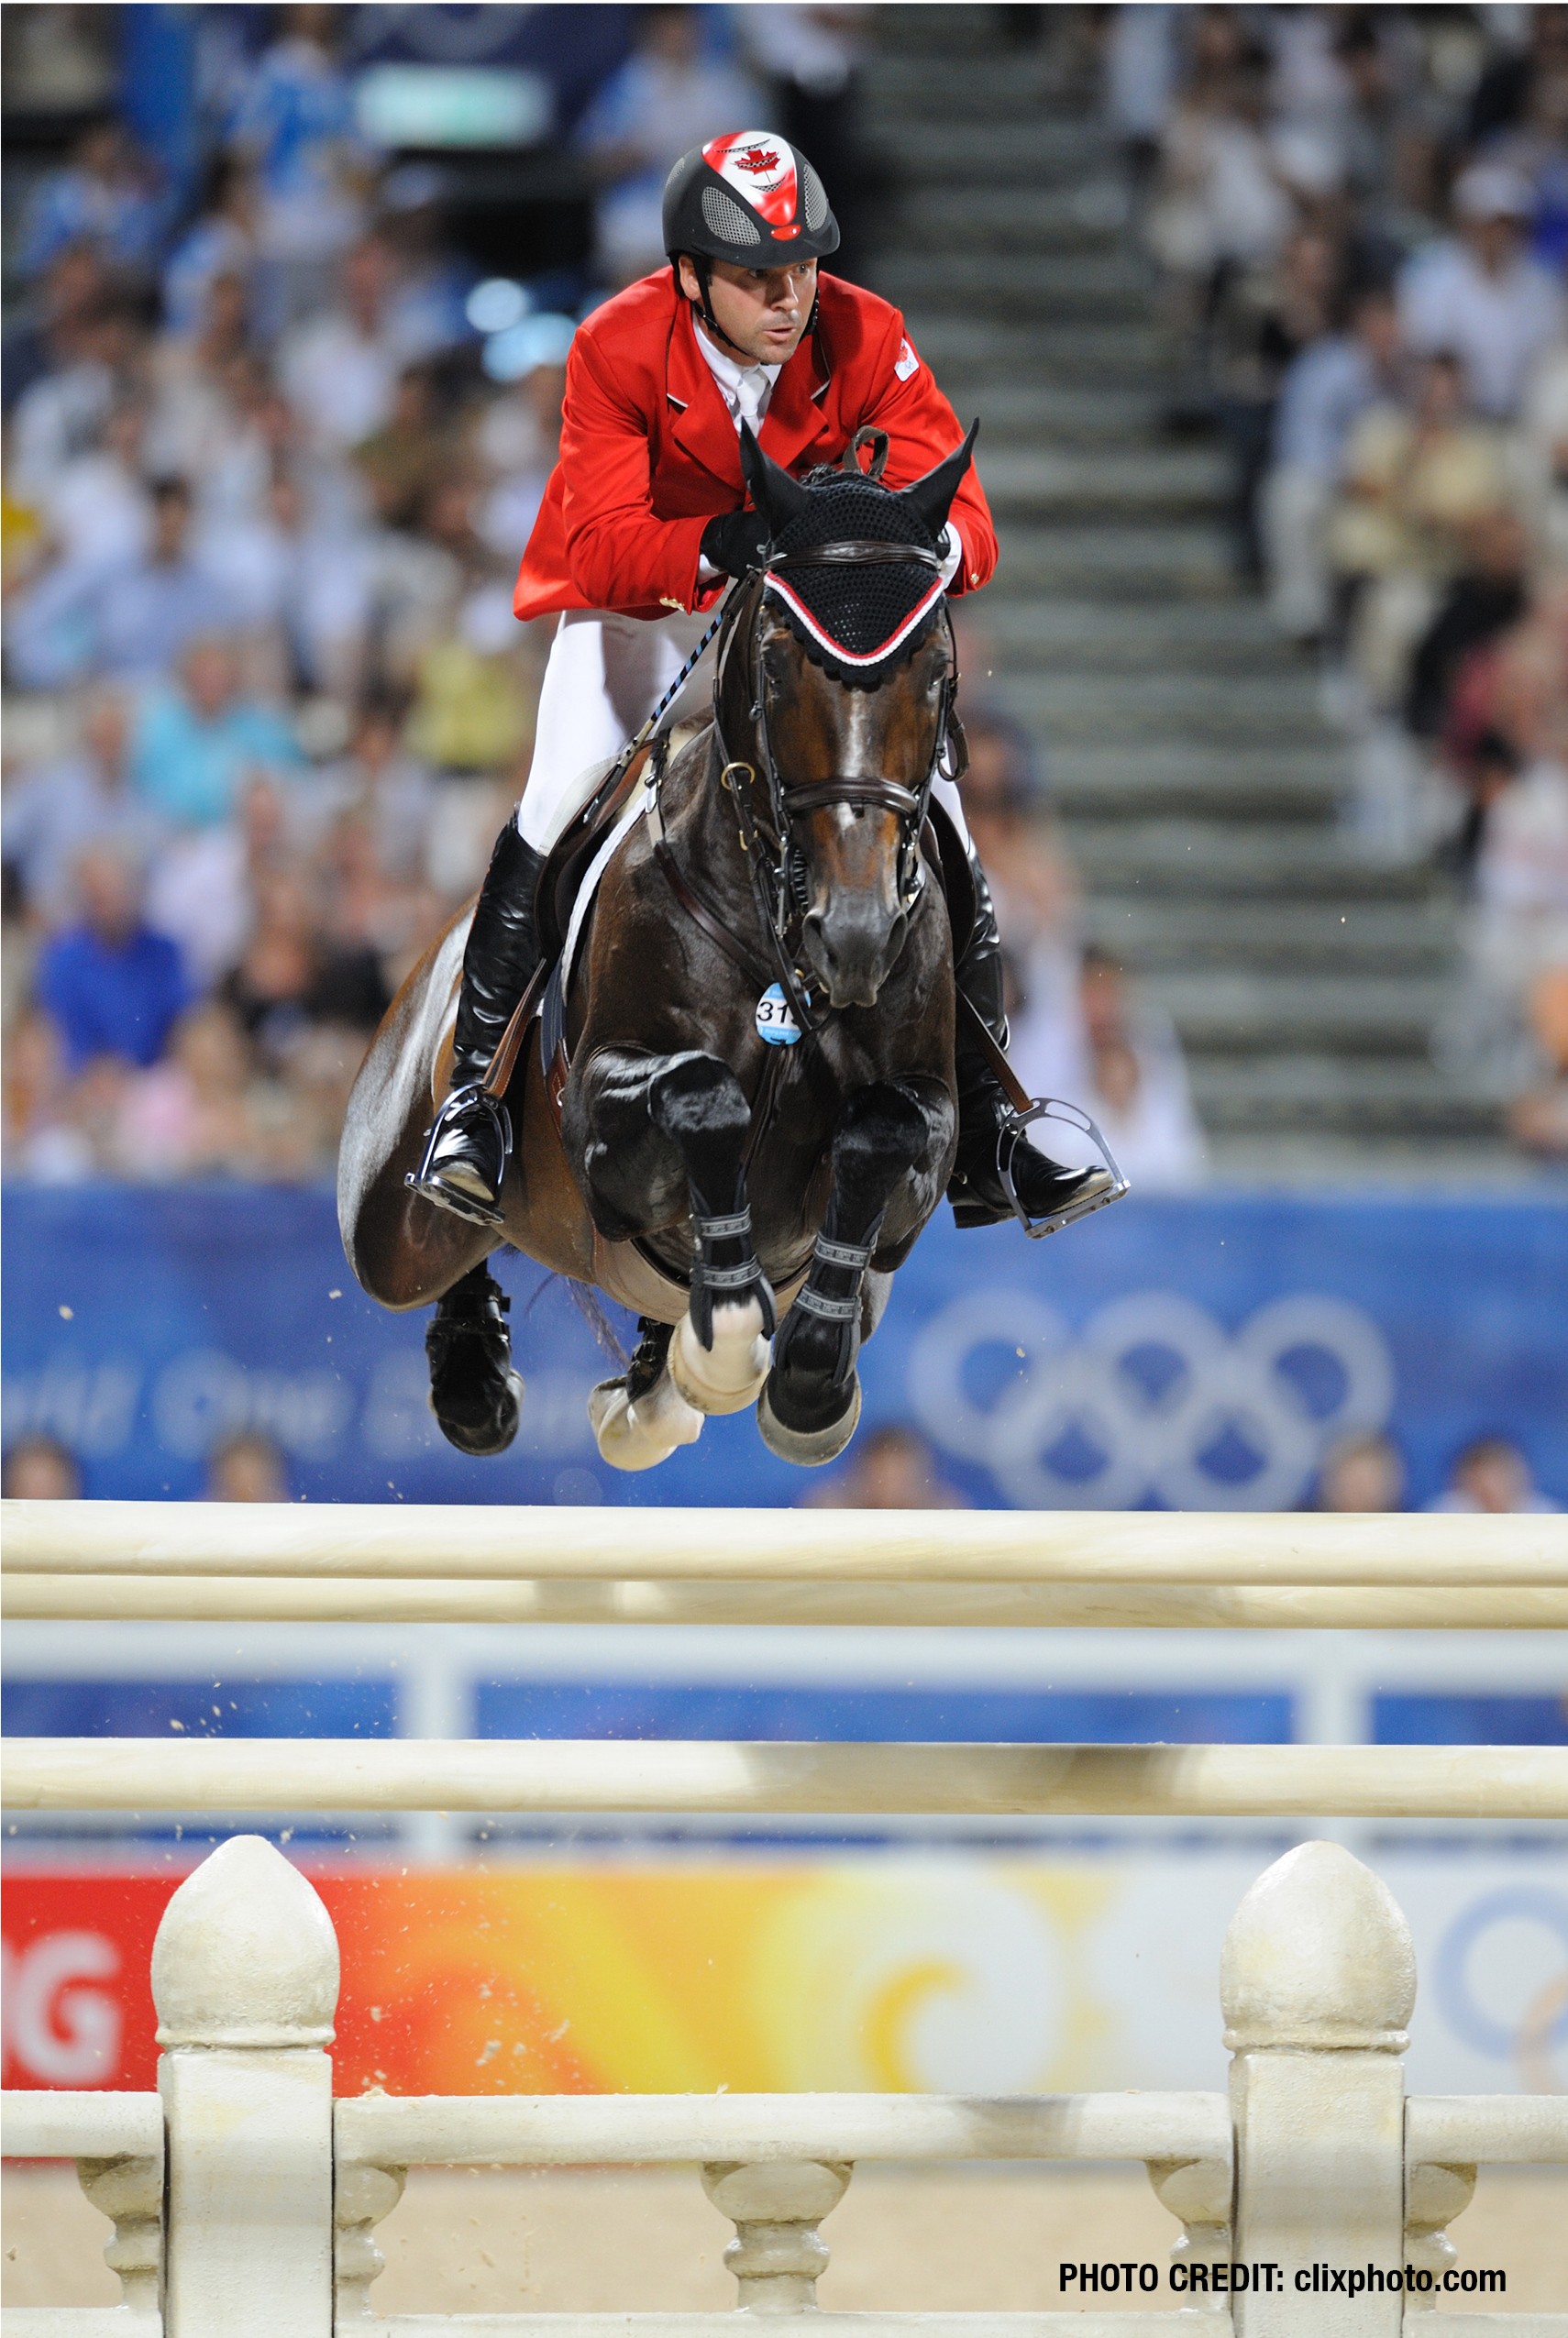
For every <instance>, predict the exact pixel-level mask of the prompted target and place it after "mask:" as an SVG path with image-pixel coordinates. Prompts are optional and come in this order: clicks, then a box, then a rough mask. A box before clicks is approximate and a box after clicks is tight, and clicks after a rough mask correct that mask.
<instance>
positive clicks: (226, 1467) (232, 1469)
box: [202, 1428, 289, 1502]
mask: <svg viewBox="0 0 1568 2338" xmlns="http://www.w3.org/2000/svg"><path fill="white" fill-rule="evenodd" d="M202 1499H203V1501H204V1502H286V1501H288V1499H289V1480H288V1471H287V1468H286V1466H285V1464H284V1461H283V1456H282V1450H281V1449H280V1448H279V1446H278V1445H277V1443H276V1442H275V1441H274V1439H271V1437H268V1436H266V1435H265V1434H264V1433H263V1432H262V1431H261V1430H259V1429H254V1428H250V1429H242V1430H240V1431H239V1432H238V1433H237V1435H235V1436H233V1437H225V1438H223V1439H220V1440H219V1442H218V1443H217V1444H216V1445H215V1446H214V1448H213V1450H212V1451H211V1453H210V1454H209V1455H208V1456H207V1482H206V1484H205V1485H204V1488H203V1489H202Z"/></svg>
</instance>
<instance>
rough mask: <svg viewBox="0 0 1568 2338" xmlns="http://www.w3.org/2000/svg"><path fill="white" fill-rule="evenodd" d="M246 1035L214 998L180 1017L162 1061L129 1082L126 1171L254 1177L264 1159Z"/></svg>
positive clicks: (122, 1116)
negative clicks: (253, 1108)
mask: <svg viewBox="0 0 1568 2338" xmlns="http://www.w3.org/2000/svg"><path fill="white" fill-rule="evenodd" d="M252 1077H253V1066H252V1064H251V1060H250V1050H249V1047H248V1043H247V1042H246V1038H245V1034H244V1032H243V1031H241V1030H240V1028H239V1025H238V1023H237V1021H236V1020H235V1018H234V1016H233V1014H232V1013H231V1012H230V1011H229V1009H227V1008H226V1007H223V1006H220V1005H218V1004H216V1003H215V1001H212V1000H209V1001H208V1002H207V1003H206V1004H205V1005H203V1006H199V1007H193V1008H191V1009H188V1010H187V1012H186V1013H184V1014H183V1015H182V1016H181V1018H180V1020H179V1021H178V1022H177V1023H176V1024H175V1026H174V1028H173V1030H172V1031H171V1034H170V1039H169V1052H168V1053H167V1055H166V1056H165V1057H164V1058H163V1060H162V1061H161V1062H160V1063H158V1064H153V1066H152V1067H151V1069H150V1070H149V1071H145V1072H143V1073H142V1074H141V1075H139V1077H138V1078H137V1079H135V1080H132V1081H131V1082H129V1083H128V1085H127V1088H126V1092H125V1095H124V1097H123V1098H122V1101H121V1105H120V1109H119V1113H118V1116H117V1119H116V1126H115V1133H114V1150H115V1156H116V1166H117V1167H118V1169H119V1171H120V1173H121V1175H126V1176H130V1177H141V1178H169V1177H201V1176H214V1175H231V1176H246V1175H250V1176H256V1175H262V1174H264V1172H265V1167H266V1163H265V1161H264V1158H263V1148H262V1145H261V1142H260V1140H259V1130H258V1128H257V1126H256V1123H255V1120H254V1118H253V1115H252V1111H251V1107H250V1096H249V1090H250V1086H251V1081H252Z"/></svg>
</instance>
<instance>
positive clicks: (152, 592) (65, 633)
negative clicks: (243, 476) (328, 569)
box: [12, 479, 233, 687]
mask: <svg viewBox="0 0 1568 2338" xmlns="http://www.w3.org/2000/svg"><path fill="white" fill-rule="evenodd" d="M190 533H191V491H190V488H189V486H188V484H187V483H186V481H185V480H182V479H160V480H155V481H154V483H153V488H152V540H151V543H150V544H149V547H148V549H147V552H146V554H145V555H144V556H143V557H141V558H140V559H138V560H134V561H130V562H127V564H126V565H125V566H123V567H121V568H112V569H108V570H105V569H103V568H99V567H97V566H96V565H95V564H88V565H86V566H83V564H81V563H77V564H74V565H72V566H70V567H66V566H61V568H58V569H56V570H54V571H52V572H51V573H50V575H49V576H46V577H44V578H41V579H39V582H38V584H37V585H35V586H34V587H33V588H32V589H31V590H30V592H29V594H28V606H27V609H26V611H25V612H18V618H17V623H16V626H15V630H14V633H13V637H12V660H13V664H14V665H16V666H17V667H19V668H20V669H21V678H23V679H24V680H27V681H31V682H32V683H33V684H34V685H35V686H38V687H47V686H48V685H49V684H50V683H51V682H55V683H58V682H61V681H63V680H67V679H71V678H75V677H76V676H77V675H79V674H93V673H97V674H107V675H110V676H113V677H116V678H120V679H123V680H127V681H137V682H152V681H156V680H158V679H159V678H160V677H162V676H163V675H165V674H167V673H169V672H170V671H171V668H172V667H174V666H175V665H176V664H177V663H178V662H179V660H180V658H181V656H182V654H183V653H184V651H185V650H186V648H187V647H188V646H189V645H190V644H191V643H192V642H193V641H194V640H195V638H196V637H197V635H198V634H204V633H210V632H211V631H212V629H213V628H214V626H215V625H217V626H221V625H223V624H224V623H226V621H227V619H228V618H229V616H230V615H231V614H232V613H233V611H232V604H231V602H230V601H229V599H228V596H227V595H226V592H225V590H224V588H223V586H222V584H221V583H220V581H219V580H218V579H216V578H215V576H214V575H213V574H212V573H211V571H210V570H209V569H208V568H206V567H205V566H204V564H203V563H202V562H201V561H200V560H197V559H195V558H194V557H193V556H192V553H191V550H190Z"/></svg>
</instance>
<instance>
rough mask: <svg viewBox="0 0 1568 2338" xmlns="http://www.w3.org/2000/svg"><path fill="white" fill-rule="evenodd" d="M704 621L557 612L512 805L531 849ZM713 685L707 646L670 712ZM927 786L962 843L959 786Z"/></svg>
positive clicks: (556, 822)
mask: <svg viewBox="0 0 1568 2338" xmlns="http://www.w3.org/2000/svg"><path fill="white" fill-rule="evenodd" d="M710 622H711V620H710V619H709V618H708V617H690V616H688V615H686V614H685V612H681V613H680V614H679V615H672V616H668V617H660V618H658V619H657V620H655V621H653V622H651V623H650V622H649V621H647V620H646V619H644V618H640V617H617V616H615V615H613V614H612V613H610V612H605V611H602V610H597V609H567V610H564V611H563V612H562V613H561V620H560V623H559V624H558V626H557V627H556V637H555V640H554V641H553V642H552V643H551V644H550V658H549V664H548V665H547V667H546V668H545V680H544V686H543V688H542V689H541V690H540V692H539V712H538V719H537V721H536V724H535V730H534V758H533V761H532V762H531V763H530V765H529V766H528V779H527V784H526V786H525V789H524V790H523V800H522V801H521V803H519V805H518V807H517V826H518V829H519V830H520V832H521V833H522V836H523V839H524V842H525V844H532V845H533V847H534V849H535V851H536V852H538V853H547V852H548V851H549V849H550V847H551V845H552V844H554V843H555V842H556V839H557V838H558V836H559V835H561V834H562V833H563V832H564V831H565V830H566V828H567V827H568V826H569V824H570V822H572V821H573V820H575V819H576V817H577V815H578V813H579V812H580V811H581V810H582V807H583V805H584V804H585V803H586V802H587V801H588V800H589V798H590V796H591V794H592V793H593V790H594V789H595V788H596V787H597V786H598V784H599V782H600V780H601V778H602V777H603V773H604V766H605V765H606V764H607V763H610V762H613V759H614V757H615V756H616V755H619V754H620V752H621V749H622V748H623V747H624V745H625V744H626V742H627V740H628V739H630V738H632V737H634V736H635V733H637V732H638V731H640V730H641V729H642V726H643V724H644V723H645V722H646V721H647V719H648V716H649V715H650V714H651V713H652V712H653V710H654V707H655V705H656V704H657V701H658V700H659V699H661V698H662V697H663V695H664V693H665V691H666V690H667V689H668V688H669V686H670V684H671V682H673V681H674V679H675V678H676V676H677V674H679V671H680V668H681V667H682V666H683V665H684V664H685V662H686V660H687V658H688V657H690V655H691V652H692V651H693V650H694V649H695V648H696V646H697V644H698V642H699V641H700V640H701V636H702V632H703V628H704V627H705V626H706V625H707V624H708V623H710ZM712 687H713V652H712V649H710V650H709V651H708V652H707V653H706V655H705V656H704V657H703V658H702V661H701V664H700V665H699V666H698V667H697V668H696V670H695V672H694V673H693V674H692V676H691V678H690V681H688V683H687V685H686V687H685V689H683V690H682V691H681V693H680V696H679V699H677V700H676V702H675V705H674V707H673V708H672V709H671V712H672V714H674V716H675V717H676V718H677V719H678V720H680V721H690V720H691V719H692V718H693V717H695V716H697V715H700V714H701V713H703V712H705V711H706V709H707V705H708V701H709V698H710V695H711V693H712ZM935 793H936V795H937V797H938V799H939V800H940V801H941V802H942V804H943V806H944V809H945V810H946V811H947V812H948V813H949V814H950V816H951V818H952V819H953V821H954V822H955V826H956V827H957V830H958V833H959V834H960V835H961V836H962V837H963V839H964V842H965V844H968V841H969V832H968V830H967V828H966V826H965V822H964V811H963V807H962V805H961V804H960V803H959V800H958V790H957V789H956V788H955V786H954V785H953V783H952V781H951V780H949V779H939V780H938V781H937V783H936V788H935Z"/></svg>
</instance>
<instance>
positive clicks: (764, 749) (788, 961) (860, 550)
mask: <svg viewBox="0 0 1568 2338" xmlns="http://www.w3.org/2000/svg"><path fill="white" fill-rule="evenodd" d="M878 468H879V466H878ZM884 562H897V563H899V564H900V565H901V566H903V567H906V568H908V567H915V566H918V567H921V568H931V569H933V570H935V571H937V572H938V573H940V570H941V566H942V564H941V562H940V561H939V560H938V559H937V557H936V556H935V554H934V553H931V552H926V551H923V550H922V549H921V548H920V547H919V546H915V545H909V544H888V543H883V542H875V543H872V542H862V541H859V540H845V541H844V542H842V543H836V544H823V545H816V546H812V548H811V549H810V550H809V551H802V552H789V553H777V554H775V553H771V552H770V553H769V554H768V555H767V557H766V558H765V559H764V561H763V564H762V566H761V568H759V569H757V570H756V571H754V572H753V575H754V579H755V582H751V581H749V580H748V585H747V586H746V587H745V588H743V590H741V591H740V592H738V593H736V594H735V596H734V600H733V601H732V602H731V604H730V607H729V609H728V610H727V611H726V612H725V622H724V626H723V631H722V633H721V634H720V637H719V650H718V657H717V661H716V667H715V671H714V676H713V736H714V741H715V744H716V747H717V752H718V756H719V763H720V770H719V784H720V786H721V787H722V788H723V789H724V791H725V793H726V794H727V795H728V796H729V797H730V799H731V800H732V801H733V803H734V810H735V821H736V825H737V827H738V830H739V834H740V845H741V852H742V855H743V856H744V858H745V868H746V875H747V877H748V878H749V880H750V884H751V890H752V898H753V899H754V901H755V903H756V913H757V919H758V921H759V923H760V924H761V926H762V929H763V932H765V933H766V934H767V937H768V939H769V942H770V943H771V945H772V949H773V953H774V956H775V959H776V961H777V963H778V976H779V983H780V987H781V988H782V989H783V992H784V995H785V997H786V998H787V999H788V1000H789V1002H790V1009H791V1011H792V1012H793V1014H794V1016H795V1019H796V1020H797V1022H798V1023H799V1024H800V1027H801V1031H814V1030H815V1029H816V1028H817V1026H818V1025H819V1024H820V1022H821V1021H822V1020H823V1015H824V1014H825V1013H827V1012H830V1011H831V1009H827V1008H825V1007H817V1008H813V1007H812V1004H811V1001H810V988H811V981H812V977H811V976H809V975H808V974H806V973H805V972H804V971H803V970H802V969H801V967H800V965H798V964H797V958H798V955H799V941H800V932H801V921H802V919H803V918H804V916H805V913H806V910H807V908H808V907H809V904H810V893H809V881H810V880H809V868H808V862H807V855H806V852H805V848H804V846H803V844H802V843H801V836H800V833H799V830H798V826H797V823H798V822H800V821H801V820H802V819H805V818H808V817H809V816H810V815H811V814H812V812H815V811H823V809H825V808H826V807H828V806H830V805H837V804H843V805H845V806H846V807H847V808H848V809H849V810H850V811H890V812H891V813H893V815H894V816H895V818H896V819H897V821H898V822H899V874H898V894H899V908H900V912H901V914H902V915H904V916H906V917H907V916H908V915H909V914H910V913H911V910H913V908H914V906H915V903H916V902H917V901H918V900H919V899H920V896H921V893H922V889H923V888H924V885H925V879H926V871H925V864H924V861H923V859H922V854H921V833H922V829H923V828H924V826H925V822H926V815H927V812H928V811H929V809H930V805H931V791H932V789H933V786H934V784H935V782H936V781H937V779H938V778H944V779H959V778H962V777H963V775H964V771H965V769H966V766H967V763H968V754H967V750H966V746H965V743H964V733H963V728H962V725H961V724H960V722H959V721H958V716H957V713H956V711H955V703H954V701H955V697H956V694H957V689H958V656H957V645H956V644H955V640H954V637H953V620H952V616H951V614H950V612H949V611H948V608H947V604H946V601H945V600H944V601H943V603H942V620H941V621H942V623H943V624H944V627H945V628H946V633H947V644H948V665H947V672H946V674H945V675H944V678H943V680H942V684H941V688H940V694H939V700H938V706H937V719H936V729H935V734H934V737H933V743H932V751H931V757H930V760H929V762H928V763H927V766H926V770H925V776H924V777H923V779H922V781H921V783H920V785H919V787H918V788H906V787H904V786H903V785H902V784H901V783H900V781H898V780H896V779H884V778H881V777H878V776H877V775H876V774H873V773H865V774H863V773H855V772H845V773H839V774H836V775H835V776H834V777H829V778H826V779H813V780H807V781H804V782H800V783H795V784H791V783H790V782H789V781H788V780H786V779H785V777H784V776H783V775H782V773H781V772H780V771H779V768H778V761H777V758H776V757H775V755H774V752H773V743H772V738H771V735H770V733H769V728H768V702H767V701H768V691H767V674H766V671H765V668H764V665H763V659H762V626H763V614H764V607H765V602H766V599H767V579H768V577H769V576H770V575H772V574H774V573H776V572H778V571H780V570H788V569H791V568H830V567H831V568H869V567H872V566H874V565H877V564H880V563H884ZM743 621H744V625H745V653H746V661H745V678H746V680H747V684H748V687H749V689H750V691H751V703H750V708H749V714H750V720H751V722H752V725H753V728H754V732H755V739H756V744H755V747H754V753H755V755H756V761H755V762H751V761H748V760H746V759H745V758H743V757H741V756H738V755H734V754H733V753H732V750H731V747H730V744H729V741H728V740H727V738H726V737H725V734H724V719H723V693H724V683H725V678H726V674H727V672H728V668H729V664H730V660H731V657H732V656H733V655H734V651H735V645H736V643H737V641H739V640H740V638H741V636H742V628H743ZM759 789H760V792H761V798H762V804H761V806H760V807H759V805H758V801H757V796H758V791H759Z"/></svg>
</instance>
